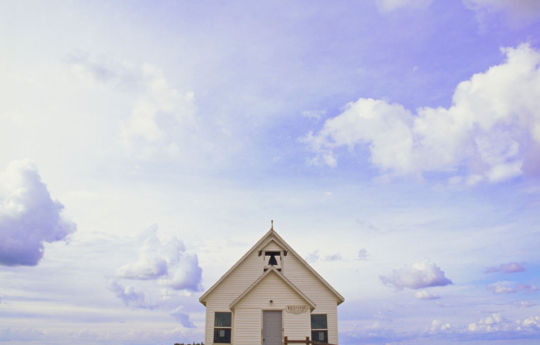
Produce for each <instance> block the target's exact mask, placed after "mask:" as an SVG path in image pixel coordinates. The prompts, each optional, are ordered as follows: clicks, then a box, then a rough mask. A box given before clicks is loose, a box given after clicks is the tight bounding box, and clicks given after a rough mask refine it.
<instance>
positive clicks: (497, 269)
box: [486, 262, 525, 273]
mask: <svg viewBox="0 0 540 345" xmlns="http://www.w3.org/2000/svg"><path fill="white" fill-rule="evenodd" d="M524 271H525V266H523V264H520V263H517V262H510V263H507V264H501V265H499V266H492V267H488V268H487V269H486V273H517V272H524Z"/></svg>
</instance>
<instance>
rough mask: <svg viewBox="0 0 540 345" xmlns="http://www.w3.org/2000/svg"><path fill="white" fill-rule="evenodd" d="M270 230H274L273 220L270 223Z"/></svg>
mask: <svg viewBox="0 0 540 345" xmlns="http://www.w3.org/2000/svg"><path fill="white" fill-rule="evenodd" d="M270 230H274V220H273V219H272V220H271V221H270Z"/></svg>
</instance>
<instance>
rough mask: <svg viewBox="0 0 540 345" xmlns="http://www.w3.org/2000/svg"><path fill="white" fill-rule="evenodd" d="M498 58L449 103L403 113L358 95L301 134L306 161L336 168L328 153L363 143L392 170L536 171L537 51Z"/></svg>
mask: <svg viewBox="0 0 540 345" xmlns="http://www.w3.org/2000/svg"><path fill="white" fill-rule="evenodd" d="M503 52H504V54H505V55H506V61H505V62H504V63H502V64H500V65H497V66H493V67H491V68H490V69H489V70H487V71H486V72H484V73H478V74H475V75H474V76H472V78H471V79H469V80H467V81H463V82H461V83H460V84H459V85H458V86H457V88H456V89H455V91H454V95H453V101H452V103H453V104H452V106H451V107H449V108H443V107H439V108H431V107H424V108H419V109H417V110H416V113H413V112H411V111H409V110H408V109H406V108H404V107H403V106H402V105H399V104H391V103H388V102H386V101H383V100H375V99H369V98H360V99H359V100H357V101H356V102H351V103H349V104H347V105H346V107H345V110H344V111H343V112H342V113H341V114H339V115H338V116H336V117H334V118H331V119H328V120H326V121H325V123H324V125H323V127H322V129H321V130H320V131H319V132H317V133H313V132H310V133H308V135H307V136H306V137H305V138H304V139H303V140H304V141H305V142H307V143H308V144H309V145H310V146H311V147H312V149H313V150H314V151H315V152H316V153H317V155H316V156H315V157H314V158H313V160H312V163H324V164H327V165H329V166H336V165H337V156H336V150H337V149H339V148H341V147H347V148H349V150H353V149H354V148H355V147H356V146H358V145H365V146H367V147H368V148H369V153H370V160H371V163H372V164H373V165H375V166H376V167H378V168H379V169H380V170H382V171H384V172H386V173H389V174H393V175H406V174H415V175H420V174H422V173H424V172H443V173H446V174H447V175H448V177H449V180H451V181H452V182H454V183H467V184H474V183H478V182H480V181H489V182H499V181H504V180H508V179H511V178H514V177H517V176H521V175H523V174H538V173H539V172H540V158H539V157H540V97H538V95H539V94H540V52H538V51H536V50H534V49H532V48H531V47H530V46H529V45H527V44H523V45H520V46H519V47H517V48H505V49H503Z"/></svg>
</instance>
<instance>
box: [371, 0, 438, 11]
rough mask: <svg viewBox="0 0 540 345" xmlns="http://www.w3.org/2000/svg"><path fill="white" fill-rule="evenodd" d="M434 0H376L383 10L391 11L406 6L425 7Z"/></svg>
mask: <svg viewBox="0 0 540 345" xmlns="http://www.w3.org/2000/svg"><path fill="white" fill-rule="evenodd" d="M431 1H432V0H376V2H377V7H378V8H379V10H380V11H381V12H391V11H395V10H399V9H404V8H416V9H418V8H425V7H428V6H429V5H430V4H431Z"/></svg>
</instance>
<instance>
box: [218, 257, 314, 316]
mask: <svg viewBox="0 0 540 345" xmlns="http://www.w3.org/2000/svg"><path fill="white" fill-rule="evenodd" d="M272 273H273V274H275V275H277V276H278V277H279V278H280V279H281V280H282V281H283V282H284V283H285V284H287V285H288V286H289V287H290V288H291V289H293V291H294V292H296V293H297V294H298V295H299V296H300V297H302V299H303V300H304V301H306V302H307V303H308V304H309V306H310V307H311V310H313V309H315V307H316V304H315V303H314V302H313V301H312V300H311V299H310V298H309V297H308V296H306V295H305V294H304V293H303V292H302V291H301V290H300V289H299V288H298V287H296V285H294V284H293V283H292V282H291V281H290V280H289V279H287V278H286V277H285V276H284V275H283V274H281V273H280V272H278V271H277V270H276V269H275V268H274V267H272V268H270V269H268V270H267V271H266V272H264V273H263V274H262V275H261V276H260V277H259V278H258V279H257V280H255V281H254V282H253V284H251V285H250V286H249V287H248V288H247V289H246V290H245V291H244V292H242V293H241V294H240V296H238V297H236V299H235V300H234V301H232V303H231V304H230V305H229V308H231V309H233V308H234V306H235V305H236V304H238V302H240V301H241V300H242V299H243V298H244V297H245V296H247V294H249V293H250V292H251V290H253V289H255V288H256V287H257V285H259V283H261V282H262V281H263V280H264V279H265V278H266V277H268V275H269V274H272Z"/></svg>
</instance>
